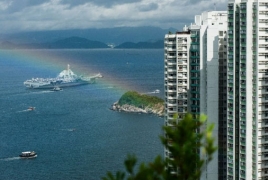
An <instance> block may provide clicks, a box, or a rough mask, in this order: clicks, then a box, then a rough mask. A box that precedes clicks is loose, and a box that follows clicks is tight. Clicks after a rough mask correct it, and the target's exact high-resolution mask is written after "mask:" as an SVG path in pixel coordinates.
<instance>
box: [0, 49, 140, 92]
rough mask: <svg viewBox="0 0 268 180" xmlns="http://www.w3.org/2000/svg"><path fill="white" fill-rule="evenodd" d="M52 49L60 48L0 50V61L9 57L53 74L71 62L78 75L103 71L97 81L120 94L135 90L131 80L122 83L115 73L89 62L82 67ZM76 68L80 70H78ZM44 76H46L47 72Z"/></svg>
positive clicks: (24, 64) (16, 61)
mask: <svg viewBox="0 0 268 180" xmlns="http://www.w3.org/2000/svg"><path fill="white" fill-rule="evenodd" d="M52 51H58V50H44V49H42V50H36V49H34V50H30V49H23V50H0V61H1V60H2V59H9V60H12V61H13V62H14V63H15V64H16V65H17V66H19V67H29V66H30V67H31V68H32V67H35V68H36V69H38V71H40V72H42V71H44V72H45V71H46V72H47V71H50V72H51V74H55V76H56V75H57V74H58V73H59V72H61V71H62V70H63V69H64V68H66V66H67V64H70V65H71V69H72V70H73V71H74V72H75V73H76V74H78V75H79V74H83V75H93V74H97V73H101V74H102V75H103V76H104V77H103V78H102V79H99V80H98V81H97V83H98V84H101V85H103V86H106V87H109V88H107V89H109V90H111V91H116V92H117V93H119V94H123V93H124V92H126V91H129V90H134V89H133V88H134V87H133V85H132V84H131V81H129V83H127V82H124V83H123V84H122V83H121V82H120V79H121V78H116V76H114V75H111V74H106V72H99V70H98V69H93V68H90V64H87V65H86V67H85V68H81V67H84V66H85V64H82V63H80V64H79V61H76V60H75V59H71V60H68V59H66V58H63V57H62V56H59V55H57V54H56V53H53V52H52ZM61 51H65V50H61ZM66 51H72V50H66ZM51 52H52V53H51ZM76 69H80V70H79V71H77V70H76ZM26 70H27V69H26ZM89 73H90V74H89ZM118 76H119V75H118ZM30 78H32V77H29V79H30ZM44 78H46V76H45V73H44ZM135 90H136V91H139V90H140V89H139V87H135Z"/></svg>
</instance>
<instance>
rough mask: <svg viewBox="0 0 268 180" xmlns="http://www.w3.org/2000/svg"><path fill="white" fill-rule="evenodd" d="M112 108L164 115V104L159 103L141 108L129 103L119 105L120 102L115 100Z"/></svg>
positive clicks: (114, 109) (129, 111)
mask: <svg viewBox="0 0 268 180" xmlns="http://www.w3.org/2000/svg"><path fill="white" fill-rule="evenodd" d="M111 110H113V111H119V112H128V113H144V114H154V115H157V116H160V117H162V116H163V115H164V106H163V105H162V104H158V105H156V106H154V107H153V108H152V107H148V106H147V107H144V108H139V107H135V106H133V105H129V104H124V105H119V104H118V102H115V103H114V104H113V105H112V107H111Z"/></svg>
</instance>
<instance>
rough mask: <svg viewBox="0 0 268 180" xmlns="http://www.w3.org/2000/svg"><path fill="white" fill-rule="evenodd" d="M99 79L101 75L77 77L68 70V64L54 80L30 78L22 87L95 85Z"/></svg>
mask: <svg viewBox="0 0 268 180" xmlns="http://www.w3.org/2000/svg"><path fill="white" fill-rule="evenodd" d="M101 77H102V75H101V74H100V73H99V74H96V75H94V76H90V77H83V76H77V75H76V74H74V73H73V71H72V70H71V69H70V65H69V64H68V65H67V69H66V70H63V71H62V72H61V73H60V74H59V75H58V76H57V77H56V78H32V79H29V80H26V81H25V82H24V85H25V86H26V87H27V88H32V89H49V88H55V87H69V86H79V85H83V84H91V83H95V81H96V79H97V78H101Z"/></svg>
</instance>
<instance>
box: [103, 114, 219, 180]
mask: <svg viewBox="0 0 268 180" xmlns="http://www.w3.org/2000/svg"><path fill="white" fill-rule="evenodd" d="M174 121H176V117H175V118H174ZM174 124H175V125H174V126H173V127H168V126H165V127H163V129H164V131H165V136H162V137H161V140H162V143H163V144H164V145H165V146H166V148H167V149H168V150H169V152H171V154H172V159H162V158H161V157H160V156H157V157H156V158H155V160H154V161H153V162H151V163H148V164H145V163H142V164H141V165H140V166H139V169H138V171H137V172H136V173H135V172H134V169H135V168H134V167H135V165H136V162H137V159H136V157H135V156H134V155H128V157H127V159H126V160H125V167H126V172H127V173H126V172H122V171H118V172H117V173H116V174H115V175H113V174H112V173H111V172H108V173H107V176H106V177H104V178H103V180H125V179H127V180H175V179H177V180H196V179H199V178H200V177H201V173H202V168H203V165H204V162H205V158H204V157H206V160H207V162H209V161H211V160H212V156H213V153H214V152H215V151H216V149H217V148H216V147H215V146H214V138H213V137H212V130H213V127H214V126H213V125H212V124H211V125H207V128H206V129H204V130H203V131H200V132H199V133H196V131H197V130H198V129H199V130H201V129H202V128H205V127H204V126H206V117H205V116H201V117H200V118H199V120H195V119H194V118H193V117H192V115H191V114H186V116H185V117H184V119H183V120H180V121H179V122H178V123H174ZM199 150H201V152H203V154H201V155H199V153H198V152H199ZM174 171H177V172H178V173H171V172H174Z"/></svg>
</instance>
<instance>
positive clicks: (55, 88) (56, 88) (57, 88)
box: [50, 87, 62, 91]
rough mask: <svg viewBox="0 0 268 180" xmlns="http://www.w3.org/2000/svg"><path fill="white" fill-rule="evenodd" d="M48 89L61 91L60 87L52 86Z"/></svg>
mask: <svg viewBox="0 0 268 180" xmlns="http://www.w3.org/2000/svg"><path fill="white" fill-rule="evenodd" d="M50 91H62V88H60V87H54V88H53V89H51V90H50Z"/></svg>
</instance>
